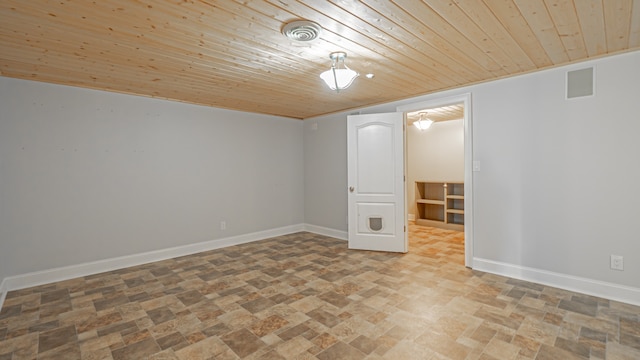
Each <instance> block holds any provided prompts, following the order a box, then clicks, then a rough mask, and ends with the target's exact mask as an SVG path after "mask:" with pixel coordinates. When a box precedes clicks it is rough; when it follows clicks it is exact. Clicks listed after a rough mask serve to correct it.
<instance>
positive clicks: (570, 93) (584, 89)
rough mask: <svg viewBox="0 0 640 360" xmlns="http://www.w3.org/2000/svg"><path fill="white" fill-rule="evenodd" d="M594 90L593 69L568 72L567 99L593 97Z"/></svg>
mask: <svg viewBox="0 0 640 360" xmlns="http://www.w3.org/2000/svg"><path fill="white" fill-rule="evenodd" d="M594 89H595V84H594V81H593V67H588V68H585V69H580V70H573V71H568V72H567V99H573V98H577V97H583V96H592V95H593V93H594Z"/></svg>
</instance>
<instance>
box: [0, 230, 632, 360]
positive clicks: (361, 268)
mask: <svg viewBox="0 0 640 360" xmlns="http://www.w3.org/2000/svg"><path fill="white" fill-rule="evenodd" d="M410 238H411V252H410V253H409V254H404V255H402V254H390V253H376V252H364V251H351V250H348V249H347V243H346V242H344V241H341V240H336V239H332V238H329V237H325V236H321V235H315V234H311V233H297V234H292V235H287V236H281V237H277V238H274V239H269V240H264V241H260V242H256V243H251V244H246V245H240V246H234V247H229V248H226V249H221V250H215V251H209V252H205V253H201V254H197V255H192V256H185V257H181V258H176V259H171V260H166V261H161V262H156V263H152V264H147V265H142V266H135V267H131V268H126V269H122V270H118V271H112V272H109V273H103V274H98V275H92V276H86V277H84V278H79V279H73V280H68V281H63V282H58V283H54V284H49V285H45V286H39V287H35V288H29V289H24V290H19V291H13V292H10V293H9V294H8V295H7V299H6V301H5V304H4V306H3V308H2V310H1V311H0V360H7V359H92V360H93V359H95V360H97V359H116V360H124V359H135V360H139V359H238V358H243V359H320V360H329V359H382V358H384V359H482V360H489V359H640V308H639V307H635V306H630V305H625V304H622V303H618V302H614V301H608V300H605V299H600V298H596V297H592V296H587V295H582V294H577V293H572V292H569V291H564V290H559V289H555V288H550V287H545V286H541V285H538V284H533V283H529V282H523V281H518V280H513V279H509V278H504V277H500V276H495V275H491V274H485V273H481V272H477V271H472V270H469V269H467V268H465V267H464V266H463V265H462V264H463V235H462V233H459V232H455V231H448V230H441V229H435V228H428V227H420V226H415V225H414V226H411V237H410Z"/></svg>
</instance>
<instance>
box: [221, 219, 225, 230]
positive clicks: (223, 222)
mask: <svg viewBox="0 0 640 360" xmlns="http://www.w3.org/2000/svg"><path fill="white" fill-rule="evenodd" d="M220 230H227V222H226V221H224V220H222V221H220Z"/></svg>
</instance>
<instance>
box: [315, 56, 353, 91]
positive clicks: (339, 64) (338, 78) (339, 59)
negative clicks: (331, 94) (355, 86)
mask: <svg viewBox="0 0 640 360" xmlns="http://www.w3.org/2000/svg"><path fill="white" fill-rule="evenodd" d="M346 57H347V53H345V52H344V51H337V52H332V53H331V54H329V58H330V59H331V69H329V70H327V71H325V72H323V73H322V74H320V78H321V79H322V80H323V81H324V82H325V83H326V84H327V86H329V88H330V89H331V90H335V91H336V92H340V90H344V89H346V88H348V87H349V86H351V83H353V80H355V78H357V77H358V75H359V74H358V73H357V72H355V71H353V70H351V69H349V68H348V67H347V65H346V64H345V63H344V59H345V58H346Z"/></svg>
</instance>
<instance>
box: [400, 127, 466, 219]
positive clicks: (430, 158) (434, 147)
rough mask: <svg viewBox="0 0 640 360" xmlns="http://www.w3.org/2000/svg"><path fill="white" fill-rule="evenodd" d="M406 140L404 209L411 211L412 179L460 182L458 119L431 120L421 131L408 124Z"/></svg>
mask: <svg viewBox="0 0 640 360" xmlns="http://www.w3.org/2000/svg"><path fill="white" fill-rule="evenodd" d="M406 141H407V184H408V186H407V199H408V200H407V201H409V204H408V209H409V210H408V213H409V214H411V215H415V214H416V205H415V200H416V198H415V192H416V191H415V190H416V187H415V182H416V181H433V182H446V181H448V182H464V127H463V124H462V120H461V119H460V120H449V121H440V122H435V123H433V124H432V125H431V126H430V127H429V129H427V130H424V131H420V130H419V129H418V128H416V127H415V126H408V127H407V133H406Z"/></svg>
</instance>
